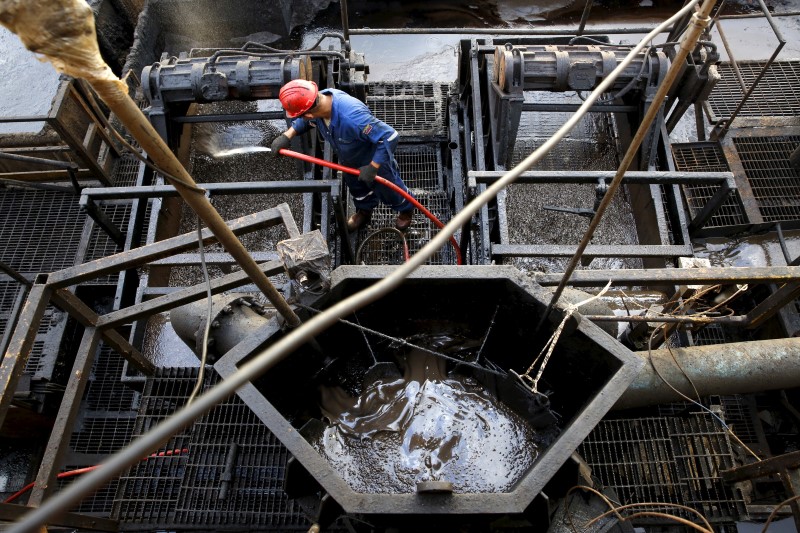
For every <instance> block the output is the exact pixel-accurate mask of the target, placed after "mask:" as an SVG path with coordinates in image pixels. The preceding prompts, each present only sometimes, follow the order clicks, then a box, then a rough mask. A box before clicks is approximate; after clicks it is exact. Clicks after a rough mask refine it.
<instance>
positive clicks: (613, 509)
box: [564, 485, 714, 533]
mask: <svg viewBox="0 0 800 533" xmlns="http://www.w3.org/2000/svg"><path fill="white" fill-rule="evenodd" d="M575 490H585V491H588V492H591V493H593V494H595V495H597V496H599V497H600V498H601V499H602V500H603V501H604V502H605V504H606V505H608V507H609V509H610V510H609V511H606V512H605V513H603V514H601V515H599V516H596V517H595V518H593V519H592V520H590V521H589V522H587V523H586V524H584V525H583V528H584V529H588V528H589V527H591V526H592V525H593V524H595V523H596V522H598V521H599V520H602V519H603V518H605V517H607V516H608V515H610V514H615V515H616V516H617V519H618V520H619V521H620V522H625V521H627V520H631V519H633V518H638V517H640V516H655V517H659V518H667V519H669V520H674V521H676V522H679V523H681V524H683V525H685V526H688V527H691V528H693V529H696V530H698V531H700V532H701V533H714V529H713V528H712V527H711V524H710V523H709V522H708V519H707V518H706V517H705V516H703V514H702V513H701V512H700V511H698V510H697V509H693V508H691V507H687V506H686V505H681V504H678V503H666V502H664V503H662V502H640V503H629V504H626V505H619V504H618V505H615V504H613V503H611V501H610V500H609V499H608V498H607V497H606V496H605V495H604V494H603V493H601V492H600V491H598V490H596V489H594V488H592V487H587V486H586V485H576V486H574V487H572V488H571V489H569V490H568V491H567V494H566V496H565V500H566V502H567V503H566V508H565V509H564V514H565V515H566V517H567V520H568V521H569V525H570V527H571V528H572V530H573V531H575V532H577V529H576V528H575V524H574V522H573V521H572V515H571V514H570V513H569V495H570V494H571V493H572V492H573V491H575ZM632 507H673V508H675V509H681V510H683V511H689V512H690V513H693V514H695V515H697V516H698V517H699V518H700V520H702V521H703V524H705V526H706V527H705V528H703V527H700V526H699V525H697V524H695V523H694V522H692V521H690V520H687V519H685V518H683V517H680V516H675V515H671V514H669V513H663V512H656V511H638V512H635V513H633V514H631V515H629V516H622V514H621V513H620V511H622V510H625V509H630V508H632Z"/></svg>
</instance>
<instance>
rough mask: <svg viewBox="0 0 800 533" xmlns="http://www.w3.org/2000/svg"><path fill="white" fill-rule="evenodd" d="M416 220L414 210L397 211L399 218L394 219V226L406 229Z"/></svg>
mask: <svg viewBox="0 0 800 533" xmlns="http://www.w3.org/2000/svg"><path fill="white" fill-rule="evenodd" d="M413 220H414V210H413V209H409V210H408V211H402V212H400V213H397V219H395V221H394V227H395V228H397V229H399V230H400V231H406V230H407V229H408V228H410V227H411V222H413Z"/></svg>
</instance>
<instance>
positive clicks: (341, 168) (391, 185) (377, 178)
mask: <svg viewBox="0 0 800 533" xmlns="http://www.w3.org/2000/svg"><path fill="white" fill-rule="evenodd" d="M278 153H279V154H281V155H285V156H288V157H294V158H295V159H299V160H300V161H306V162H307V163H314V164H316V165H321V166H323V167H328V168H331V169H333V170H338V171H339V172H344V173H346V174H351V175H353V176H358V175H359V173H360V172H359V171H358V170H356V169H355V168H351V167H347V166H344V165H340V164H338V163H332V162H330V161H326V160H324V159H320V158H318V157H314V156H310V155H306V154H303V153H301V152H295V151H294V150H289V149H287V148H281V149H280V150H279V151H278ZM375 182H376V183H379V184H381V185H383V186H384V187H388V188H389V189H391V190H393V191H394V192H396V193H397V194H399V195H400V196H402V197H403V198H405V199H406V200H408V201H409V202H410V203H411V204H412V205H413V206H414V207H416V208H417V209H419V210H420V212H422V214H423V215H425V216H426V217H428V219H429V220H430V221H431V222H433V225H434V226H436V227H437V228H439V229H442V228H444V224H442V222H441V221H440V220H439V219H438V218H436V215H434V214H433V213H431V212H430V211H428V209H427V208H426V207H425V206H423V205H422V204H421V203H419V202H418V201H417V199H416V198H414V197H413V196H411V194H409V193H408V192H407V191H404V190H403V189H401V188H400V187H398V186H397V185H395V184H394V183H392V182H391V181H389V180H387V179H386V178H382V177H380V176H375ZM448 239H449V240H450V244H452V245H453V249H454V250H455V251H456V263H457V264H459V265H461V264H463V259H462V256H461V248H460V247H459V246H458V243H457V242H456V240H455V238H453V237H452V236H449V237H448Z"/></svg>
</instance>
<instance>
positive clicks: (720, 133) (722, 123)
mask: <svg viewBox="0 0 800 533" xmlns="http://www.w3.org/2000/svg"><path fill="white" fill-rule="evenodd" d="M758 4H759V7H761V12H762V13H763V14H764V17H765V18H766V19H767V22H768V23H769V26H770V28H771V29H772V32H773V33H774V34H775V37H776V38H777V39H778V46H777V47H776V48H775V50H774V51H773V52H772V55H771V56H770V57H769V59H768V60H767V62H766V63H765V64H764V67H763V68H762V69H761V72H759V73H758V75H757V76H756V79H754V80H753V84H752V85H751V86H750V87H747V86H746V85H745V83H744V79H743V78H742V75H741V74H740V73H739V67H738V65H737V62H736V58H735V57H734V56H733V53H732V51H731V47H730V45H729V44H728V39H727V38H726V37H725V33H724V32H723V30H722V25H721V24H720V22H719V20H717V21H716V27H717V32H718V33H719V36H720V38H721V39H722V44H723V46H724V47H725V51H726V52H727V53H728V59H729V60H730V62H731V66H732V67H733V70H734V72H735V74H736V77H737V78H738V80H739V83H740V84H741V86H742V91H743V92H744V96H743V97H742V101H741V102H739V105H737V106H736V109H735V110H734V111H733V113H731V115H730V116H729V117H722V118H717V119H716V120H715V117H714V114H713V113H712V112H711V106H709V105H708V101H707V100H706V101H705V102H704V109H705V111H706V115H708V118H709V120H712V121H714V130H713V131H712V132H711V138H712V139H714V140H717V139H721V138H723V137H725V135H727V134H728V130H730V128H731V126H732V125H733V121H734V120H735V119H736V117H737V116H738V115H739V112H740V111H741V110H742V108H744V106H745V104H746V103H747V100H749V99H750V95H751V94H753V91H754V90H755V88H756V86H757V85H758V82H759V81H761V78H763V77H764V74H766V73H767V70H768V69H769V67H770V65H772V63H773V62H775V59H776V58H777V57H778V54H780V52H781V50H782V49H783V47H784V46H785V45H786V39H785V38H784V37H783V34H782V33H781V31H780V29H778V26H777V25H776V24H775V21H774V20H773V18H772V15H771V14H770V12H769V9H768V8H767V5H766V4H765V3H764V0H758Z"/></svg>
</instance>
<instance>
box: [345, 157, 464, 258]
mask: <svg viewBox="0 0 800 533" xmlns="http://www.w3.org/2000/svg"><path fill="white" fill-rule="evenodd" d="M395 156H396V158H397V163H398V165H399V166H400V175H401V176H402V177H403V181H404V182H405V184H406V186H407V187H408V188H409V189H410V190H411V191H412V192H413V193H414V196H415V197H416V199H417V201H418V202H419V203H421V204H422V205H423V206H424V207H425V208H426V209H427V210H428V211H430V212H431V213H433V214H434V215H435V216H436V218H438V219H439V220H440V221H441V222H442V223H443V224H447V222H448V221H449V220H450V217H451V209H450V203H449V201H448V196H447V193H446V192H445V191H444V190H443V184H442V183H443V182H442V161H441V156H440V154H439V151H438V150H437V148H436V146H434V145H418V146H413V147H411V146H405V147H404V146H401V147H399V148H398V151H397V152H396V154H395ZM396 216H397V213H395V212H394V211H392V210H391V209H389V208H388V207H387V206H385V205H379V206H378V207H376V208H375V210H374V211H373V212H372V221H371V222H370V224H369V225H368V226H367V227H366V228H365V229H363V230H361V232H360V233H359V241H360V242H363V239H364V237H366V236H367V235H369V234H370V233H372V232H373V231H376V230H377V229H379V228H387V227H390V228H391V227H394V220H395V217H396ZM437 231H438V228H436V227H435V226H434V224H433V222H431V221H430V220H428V219H427V218H426V217H425V216H424V215H423V214H422V213H419V212H415V213H414V224H413V225H412V226H411V228H410V229H409V230H408V231H407V232H406V240H407V241H408V248H409V253H410V254H411V255H413V254H415V253H416V252H417V251H419V249H420V248H422V247H423V246H424V245H425V244H427V243H428V241H430V240H431V238H432V237H433V236H434V235H435V233H436V232H437ZM361 261H362V262H363V263H366V264H369V265H386V264H389V265H396V264H400V263H402V261H403V255H402V244H401V242H400V240H399V239H398V237H397V235H396V234H394V233H383V234H379V235H376V236H375V237H373V238H371V239H370V240H369V241H367V243H366V245H364V247H363V249H362V254H361ZM455 263H456V256H455V252H454V251H453V249H452V247H451V246H450V245H448V246H446V247H444V248H443V249H442V250H440V251H438V252H436V254H434V255H433V256H432V257H431V258H430V259H429V260H428V262H427V264H429V265H452V264H455Z"/></svg>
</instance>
